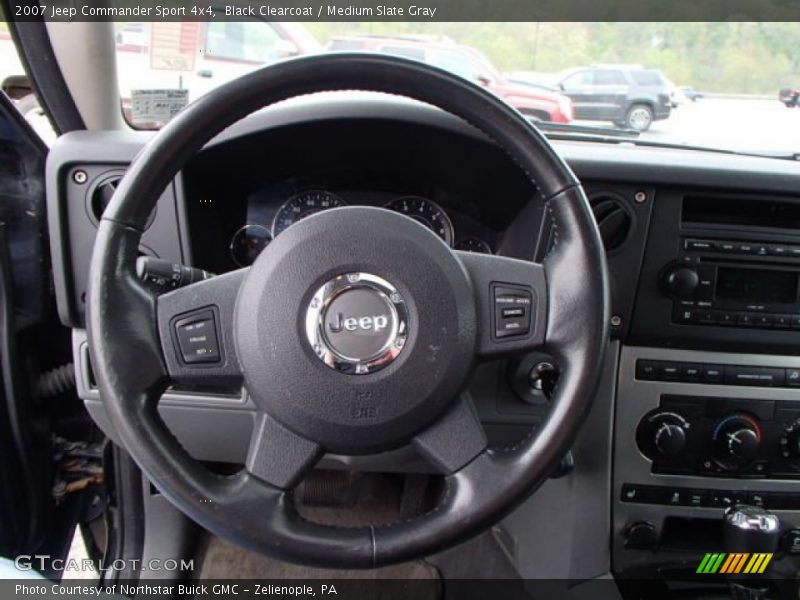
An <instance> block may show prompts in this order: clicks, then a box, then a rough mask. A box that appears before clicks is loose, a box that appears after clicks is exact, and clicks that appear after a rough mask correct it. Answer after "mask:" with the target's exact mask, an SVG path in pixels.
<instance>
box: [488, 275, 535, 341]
mask: <svg viewBox="0 0 800 600" xmlns="http://www.w3.org/2000/svg"><path fill="white" fill-rule="evenodd" d="M492 297H493V299H494V335H495V337H496V338H498V339H502V338H508V337H519V336H524V335H528V334H530V332H531V315H532V313H533V309H534V307H533V294H531V292H530V291H529V290H528V289H526V288H524V287H517V286H513V287H512V286H507V285H496V286H493V287H492Z"/></svg>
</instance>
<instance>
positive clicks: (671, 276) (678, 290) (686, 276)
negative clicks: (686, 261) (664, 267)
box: [663, 266, 700, 297]
mask: <svg viewBox="0 0 800 600" xmlns="http://www.w3.org/2000/svg"><path fill="white" fill-rule="evenodd" d="M663 284H664V289H665V290H666V292H667V293H668V294H670V295H671V296H681V297H688V296H692V295H693V294H694V293H695V291H697V286H698V285H700V277H699V276H698V275H697V271H695V270H694V269H692V268H691V267H686V266H674V267H672V268H670V269H669V270H668V271H667V272H666V273H665V274H664V282H663Z"/></svg>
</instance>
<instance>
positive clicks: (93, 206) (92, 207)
mask: <svg viewBox="0 0 800 600" xmlns="http://www.w3.org/2000/svg"><path fill="white" fill-rule="evenodd" d="M123 174H124V173H123V172H114V173H107V174H106V176H105V177H101V178H100V179H98V181H97V184H96V185H95V186H94V188H93V189H92V191H91V193H90V196H89V212H90V213H91V215H92V217H93V218H94V221H95V223H99V222H100V219H101V218H102V217H103V212H105V210H106V207H108V205H109V203H110V202H111V198H112V196H113V195H114V192H116V191H117V186H118V185H119V182H120V181H121V180H122V176H123ZM155 216H156V211H155V209H153V212H152V213H150V216H149V217H148V218H147V223H146V224H145V229H147V228H149V227H150V225H152V223H153V219H155Z"/></svg>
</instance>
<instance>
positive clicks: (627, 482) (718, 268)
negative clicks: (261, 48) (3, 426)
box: [47, 97, 800, 580]
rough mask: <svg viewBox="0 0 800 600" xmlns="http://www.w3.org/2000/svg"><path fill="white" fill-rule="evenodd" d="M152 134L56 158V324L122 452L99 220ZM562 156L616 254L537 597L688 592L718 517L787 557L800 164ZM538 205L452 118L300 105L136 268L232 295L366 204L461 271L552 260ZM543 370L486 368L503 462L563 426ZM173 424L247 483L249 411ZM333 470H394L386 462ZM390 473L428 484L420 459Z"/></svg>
mask: <svg viewBox="0 0 800 600" xmlns="http://www.w3.org/2000/svg"><path fill="white" fill-rule="evenodd" d="M150 135H151V134H149V133H143V132H76V133H71V134H68V135H66V136H63V137H62V138H61V139H60V140H59V141H58V142H57V143H56V144H55V146H54V147H53V149H52V151H51V153H50V156H49V159H48V181H47V185H48V203H49V204H48V210H49V220H50V241H51V247H52V253H53V257H54V258H53V260H54V265H55V269H54V272H55V277H56V281H55V286H56V293H57V299H58V308H59V314H60V316H61V319H62V321H63V323H64V324H65V325H67V326H69V327H71V328H72V329H73V348H74V354H75V360H76V371H77V372H78V373H79V378H78V379H79V381H78V385H79V392H80V394H81V396H82V397H83V399H84V401H85V403H86V406H87V408H88V410H89V411H90V413H91V415H92V416H93V418H94V419H95V421H96V422H97V423H98V424H99V425H100V426H101V428H103V429H104V431H106V432H107V433H108V434H109V435H110V436H111V437H112V438H113V437H114V435H115V433H114V431H113V428H111V426H110V424H109V423H108V420H107V418H106V416H105V408H104V405H103V400H102V398H101V397H100V394H99V392H98V390H97V387H96V385H94V383H93V379H92V374H91V365H90V364H89V357H88V351H87V346H86V334H85V331H84V317H83V307H84V303H85V281H86V273H87V272H88V268H89V260H90V257H91V245H92V241H93V239H94V233H95V231H96V226H97V216H98V215H97V210H96V208H93V207H96V206H97V197H98V194H101V192H102V190H103V187H102V186H103V185H106V184H107V183H108V182H113V180H114V178H117V179H118V178H119V177H120V176H121V174H122V173H124V169H125V168H126V166H127V164H129V163H130V161H131V160H133V158H134V157H135V155H136V153H137V152H139V151H140V150H141V148H142V146H143V145H144V144H145V143H146V142H147V140H148V139H149V137H150ZM554 145H555V147H556V149H557V151H558V152H559V153H560V154H561V155H562V156H563V157H564V159H565V160H566V161H567V163H568V164H569V166H570V167H571V168H572V169H573V170H574V171H575V173H576V175H577V176H578V177H579V178H580V179H581V181H582V183H583V185H584V188H585V189H586V191H587V196H588V198H589V201H590V203H591V205H592V209H593V211H594V214H595V217H596V219H597V221H598V225H599V229H600V232H601V235H602V238H603V241H604V243H605V246H606V250H607V260H608V267H609V277H610V287H611V309H612V319H611V330H612V340H611V342H610V347H609V352H608V354H607V357H606V363H605V365H604V367H603V379H602V382H601V385H600V388H599V390H598V392H597V396H596V398H595V402H594V407H593V409H592V411H591V413H590V414H589V416H588V418H587V421H586V425H585V427H584V429H583V430H582V433H581V435H580V436H579V438H578V440H577V441H576V443H575V446H574V447H573V449H572V458H573V463H572V466H571V467H569V469H568V471H567V473H568V475H567V476H564V477H560V478H554V479H552V480H550V481H548V482H547V483H546V484H544V485H543V486H542V487H541V488H540V489H539V490H538V491H537V493H536V494H534V495H533V496H532V497H531V498H530V500H528V501H527V502H526V503H525V504H524V505H523V506H522V507H520V509H518V510H517V511H516V512H515V513H513V514H512V515H510V516H509V517H508V519H507V520H506V521H505V522H504V525H503V527H504V530H505V531H506V533H507V535H508V536H509V538H510V539H511V542H510V543H511V544H512V545H513V547H514V548H515V553H516V554H515V555H516V556H518V557H519V560H518V564H517V565H516V566H517V568H518V569H519V570H520V572H521V573H522V575H523V577H530V578H534V577H540V576H546V577H552V576H553V574H558V573H561V574H562V575H563V576H564V577H565V578H566V577H569V578H572V579H588V578H591V577H597V576H601V575H602V574H603V573H606V572H608V571H613V572H614V573H615V574H616V575H618V576H624V575H625V574H626V573H639V574H641V573H642V572H643V570H644V571H645V572H647V573H650V574H658V577H666V578H673V579H676V580H680V579H681V578H682V577H688V576H689V571H690V570H692V569H694V568H695V567H696V565H697V561H696V560H695V559H696V558H697V556H698V554H699V556H700V558H702V555H703V554H702V553H703V552H707V551H709V550H708V544H709V539H711V540H717V541H718V536H719V521H720V517H721V514H722V509H723V508H724V507H725V506H727V505H728V504H730V503H731V502H733V501H741V500H744V501H747V502H750V503H755V504H761V505H762V506H766V507H768V508H769V509H770V510H774V511H775V512H776V514H778V515H779V516H780V519H781V522H782V523H783V527H784V531H785V535H790V534H791V532H792V531H795V530H796V528H800V443H799V442H798V440H800V433H798V432H800V385H798V384H800V357H798V350H797V349H798V348H800V225H799V223H800V217H798V215H800V164H798V163H795V162H791V161H781V160H774V159H766V158H756V157H748V156H739V155H734V154H723V153H715V152H700V151H692V150H682V149H670V148H648V147H633V146H631V145H627V144H600V143H592V142H579V141H558V142H555V143H554ZM76 171H83V172H84V174H85V175H86V178H85V179H84V178H83V177H80V178H76V177H75V176H74V175H75V173H76ZM79 182H83V183H79ZM98 190H100V191H98ZM536 192H537V190H536V188H535V187H534V186H533V185H532V184H531V183H530V182H529V181H528V180H527V179H526V177H525V176H524V175H523V174H522V173H521V172H520V171H519V170H518V168H517V167H516V166H515V165H514V164H512V163H511V162H510V161H509V160H508V159H507V157H506V156H505V155H503V154H502V153H501V152H500V151H499V150H497V148H496V147H495V146H494V145H493V144H492V143H491V141H490V140H487V139H486V138H484V137H483V136H482V135H481V134H480V133H479V132H477V131H476V130H474V129H473V128H471V127H470V126H469V125H467V124H465V123H463V122H461V121H459V120H457V119H455V118H453V117H450V116H448V115H446V114H444V113H441V112H440V111H438V110H436V109H433V108H431V107H428V106H424V105H419V104H416V103H409V102H405V101H400V100H396V99H386V98H380V99H368V98H361V97H359V98H356V99H351V100H333V99H330V98H326V99H318V100H314V99H305V100H302V101H298V102H294V103H287V104H286V105H282V106H279V107H274V108H273V109H270V110H268V111H263V112H260V113H257V114H255V115H252V116H251V117H249V118H247V119H245V120H243V121H242V122H240V123H239V124H237V125H235V126H233V127H231V128H230V129H228V130H227V131H226V132H224V133H223V134H222V135H220V136H219V137H218V138H216V139H215V140H213V141H212V142H211V143H209V144H208V145H207V147H206V148H205V149H204V150H203V151H202V152H201V153H199V154H198V155H197V156H195V157H194V158H193V159H192V160H191V161H190V162H189V163H188V164H187V165H186V167H185V169H184V170H183V171H182V173H181V175H180V176H179V177H178V178H176V180H175V181H174V182H173V183H172V184H171V185H169V186H168V187H167V188H166V189H165V190H164V194H163V195H162V197H161V198H160V200H159V202H158V206H157V210H156V211H155V213H154V214H153V216H152V217H151V222H150V224H149V226H148V228H147V230H146V231H145V233H144V235H143V237H142V246H141V248H140V251H141V253H142V254H145V255H153V256H158V257H160V258H163V259H166V260H168V261H171V262H175V263H182V264H188V265H193V266H196V267H200V268H202V269H205V270H207V271H210V272H212V273H224V272H227V271H231V270H234V269H237V268H239V267H241V266H246V265H248V264H251V263H252V261H253V260H255V259H256V258H257V256H258V254H259V252H260V251H261V250H263V248H264V247H265V246H266V245H267V244H269V243H270V241H271V240H273V239H274V238H275V237H277V236H280V235H281V233H282V232H283V231H285V230H286V229H287V228H288V227H291V226H292V224H293V223H295V222H297V221H298V220H300V219H303V218H306V217H308V216H309V215H311V214H313V213H315V212H318V211H322V210H337V209H341V208H342V207H344V206H353V205H368V206H378V207H386V208H389V209H390V210H396V211H399V212H402V213H404V214H407V215H409V216H410V217H412V218H414V219H416V220H418V221H419V222H421V223H422V224H423V225H425V226H426V227H429V228H430V229H432V230H433V231H435V232H436V233H437V235H439V237H440V238H441V239H442V242H443V243H445V244H448V245H450V246H451V247H454V248H457V249H461V250H466V251H473V252H493V253H497V254H503V255H507V256H515V257H518V258H524V259H526V260H531V259H533V260H539V259H540V258H541V257H542V256H543V254H544V253H545V252H546V250H547V248H548V247H549V245H550V244H551V243H552V235H551V227H550V224H549V222H548V219H547V217H546V215H545V213H544V211H543V210H542V208H541V206H540V204H541V203H540V202H537V201H534V202H531V200H532V199H534V200H535V198H536ZM341 234H342V235H343V236H346V235H347V232H346V231H343V232H342V233H341ZM547 359H548V357H546V356H533V357H522V358H520V359H518V360H517V359H515V360H511V361H505V362H503V363H500V364H496V363H487V364H481V365H478V366H477V367H476V371H475V375H474V380H473V383H472V386H471V388H472V389H471V392H472V395H473V398H475V403H476V408H477V410H478V412H479V414H480V416H481V419H482V421H483V423H484V426H485V428H486V430H487V434H488V435H489V437H490V439H491V440H492V441H493V443H497V444H500V445H502V444H505V443H513V441H514V440H515V439H518V437H519V436H520V435H521V434H524V432H526V431H528V430H529V429H530V427H531V426H535V425H536V423H538V422H539V421H540V420H541V419H543V418H545V417H546V415H547V412H548V410H549V405H548V403H547V398H546V395H545V394H543V393H542V391H541V390H535V389H532V388H531V385H530V379H529V376H530V373H531V372H532V370H533V369H534V368H538V366H539V365H541V364H542V363H544V362H546V361H547ZM190 407H191V409H192V410H191V411H189V410H187V409H188V408H190ZM198 408H201V409H202V410H200V411H198V410H197V409H198ZM159 410H160V413H161V415H162V418H163V419H164V420H165V422H166V423H167V425H168V426H169V428H170V429H171V430H172V431H173V433H175V435H176V436H177V437H178V438H179V439H180V441H181V443H182V444H183V445H184V446H185V447H186V449H187V450H188V451H189V452H190V453H191V454H193V455H194V456H195V457H197V458H200V459H204V460H209V461H214V462H218V463H240V462H241V461H242V459H243V456H244V455H245V453H246V451H247V448H246V447H245V445H246V443H247V440H248V439H249V438H250V431H251V430H252V428H253V418H254V417H253V414H254V413H253V406H252V404H251V403H250V400H249V399H248V397H247V394H246V393H243V392H242V391H241V390H240V389H227V390H219V391H217V392H215V393H200V392H198V391H196V390H189V389H172V390H170V391H169V392H168V393H167V394H165V396H164V397H163V398H162V400H161V403H160V404H159ZM190 414H191V416H189V415H190ZM200 433H202V435H200ZM731 440H736V441H731ZM326 461H327V463H326V464H327V465H328V466H331V467H332V468H346V469H366V470H381V469H385V468H389V467H387V463H386V462H382V460H381V457H361V458H357V459H354V458H352V457H335V456H332V457H328V458H327V459H326ZM391 462H392V464H393V465H394V466H392V467H391V468H393V469H399V470H407V471H423V472H424V471H425V468H426V467H425V465H422V464H420V462H419V461H418V459H417V457H416V456H415V455H414V454H413V452H408V451H407V450H405V449H401V450H398V451H397V452H396V453H395V454H394V455H393V456H392V461H391ZM553 506H559V507H560V510H561V514H560V518H559V519H552V518H551V515H552V512H551V511H552V507H553ZM571 524H572V525H571ZM554 527H559V528H561V529H558V530H554V529H553V528H554ZM564 527H568V528H571V531H570V533H569V534H566V533H565V532H564V531H563V528H564ZM715 536H717V537H715ZM609 548H610V550H609ZM789 549H791V546H789ZM797 551H798V552H800V536H798V546H797ZM525 557H527V558H528V559H529V560H526V559H525ZM533 557H535V559H534V558H533ZM792 557H793V551H792V552H789V551H787V552H785V554H784V555H783V557H782V558H781V559H780V560H777V559H776V562H775V565H776V568H784V567H783V566H782V565H792V564H793V563H792V561H793V560H794V559H793V558H792ZM692 561H694V562H692ZM564 565H570V567H569V569H570V570H569V572H564V571H563V569H564ZM787 568H788V567H787ZM665 574H666V575H665ZM653 577H654V578H655V577H656V576H655V575H653Z"/></svg>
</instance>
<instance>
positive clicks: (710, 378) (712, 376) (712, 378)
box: [703, 365, 723, 383]
mask: <svg viewBox="0 0 800 600" xmlns="http://www.w3.org/2000/svg"><path fill="white" fill-rule="evenodd" d="M722 373H723V367H722V365H703V381H704V382H706V383H722Z"/></svg>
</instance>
